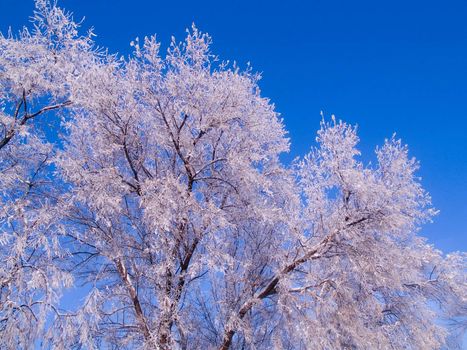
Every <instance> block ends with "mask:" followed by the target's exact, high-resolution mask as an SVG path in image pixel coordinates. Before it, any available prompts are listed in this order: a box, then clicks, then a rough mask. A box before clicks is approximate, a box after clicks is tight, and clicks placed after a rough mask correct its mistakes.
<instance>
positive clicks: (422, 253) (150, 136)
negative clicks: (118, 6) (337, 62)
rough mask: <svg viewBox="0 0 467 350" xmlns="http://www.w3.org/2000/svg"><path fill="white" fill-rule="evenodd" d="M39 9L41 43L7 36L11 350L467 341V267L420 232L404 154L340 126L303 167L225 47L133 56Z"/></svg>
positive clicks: (4, 226)
mask: <svg viewBox="0 0 467 350" xmlns="http://www.w3.org/2000/svg"><path fill="white" fill-rule="evenodd" d="M36 4H37V11H38V12H37V13H36V15H35V17H34V21H33V24H34V26H35V30H34V31H33V32H32V33H30V32H28V31H27V30H26V29H25V30H24V31H23V32H22V33H21V34H20V36H19V37H14V36H12V35H9V36H8V37H0V48H1V50H0V92H1V98H0V103H1V108H2V109H1V110H0V118H1V119H0V175H1V177H0V193H1V195H0V201H1V208H0V230H1V231H0V258H1V260H2V261H4V262H5V263H4V264H2V265H1V266H0V348H2V349H3V348H5V349H13V348H19V349H31V348H33V347H34V343H35V344H36V345H37V341H38V340H40V341H41V344H42V347H44V348H52V349H80V348H86V349H140V348H141V349H216V348H218V349H229V348H231V349H241V348H244V349H271V348H275V349H441V348H443V347H449V348H455V346H456V344H459V341H462V337H463V332H464V330H465V326H466V316H467V304H466V303H467V300H466V298H467V295H466V290H467V281H466V271H465V269H466V258H467V256H466V255H465V254H464V253H453V254H451V255H448V256H443V255H442V254H441V252H439V251H437V250H435V249H434V248H433V247H431V246H429V245H427V244H426V243H425V241H424V240H423V239H422V238H420V237H418V236H417V235H416V232H417V230H418V229H419V227H420V225H421V224H423V223H424V222H426V221H429V220H430V219H431V217H432V216H433V215H434V214H436V211H434V210H433V209H432V208H431V205H430V197H429V196H428V194H427V193H426V192H425V190H424V189H423V188H422V187H421V185H420V183H419V180H418V178H417V177H416V175H415V172H416V170H417V168H418V163H417V162H416V161H415V160H414V159H413V158H410V157H409V156H408V150H407V147H406V146H404V145H403V144H402V143H401V141H400V140H397V139H396V138H395V137H392V138H391V139H389V140H386V141H385V143H384V145H383V146H382V147H381V148H378V149H377V150H376V156H377V157H376V158H377V165H376V166H365V165H364V164H362V162H361V161H360V160H359V151H358V149H357V143H358V137H357V134H356V128H354V127H352V126H350V125H347V124H346V123H343V122H340V121H336V120H335V119H334V117H333V118H332V120H331V121H330V122H326V121H324V120H323V121H322V122H321V128H320V130H319V131H318V137H317V140H316V141H317V147H316V148H313V149H312V150H311V152H310V153H309V154H308V155H306V156H305V157H304V158H303V159H302V160H297V161H296V162H295V164H294V165H293V166H292V167H287V166H285V165H283V164H282V163H281V162H280V160H279V156H280V155H281V154H282V153H283V152H287V151H288V148H289V141H288V139H287V138H286V131H285V130H284V126H283V123H282V121H281V119H279V117H278V115H277V113H276V112H275V111H274V106H273V105H272V104H271V103H270V102H269V100H267V99H265V98H263V97H261V95H260V90H259V88H258V85H257V83H258V79H259V77H258V76H257V75H255V74H253V73H252V72H251V71H250V70H247V71H241V70H240V69H239V68H238V67H236V66H235V65H234V66H229V65H228V64H224V63H220V62H219V61H218V60H217V58H216V57H215V56H213V55H212V54H211V53H210V51H209V46H210V42H211V39H210V37H209V36H208V35H206V34H203V33H201V32H200V31H198V29H196V28H195V27H193V28H192V30H191V31H189V32H188V34H187V37H186V39H185V41H184V42H182V43H177V42H176V41H175V40H174V39H173V40H172V43H171V45H170V47H169V49H168V51H167V54H166V55H165V56H164V55H161V54H160V52H159V49H160V45H159V43H158V42H157V41H156V39H155V37H150V38H145V39H144V42H143V43H140V42H139V40H136V41H134V42H132V46H133V47H134V48H135V51H134V54H133V55H132V56H131V57H129V58H120V57H116V56H112V55H108V54H107V53H105V52H98V51H96V49H95V48H94V46H93V43H92V40H91V35H92V34H91V33H90V34H89V35H87V36H85V37H81V36H79V35H78V26H77V25H76V24H75V23H74V22H73V21H72V20H71V17H70V16H69V15H67V14H66V13H64V12H63V11H62V10H61V9H59V8H58V7H56V5H54V4H53V3H49V2H46V1H36ZM52 110H54V111H55V112H52ZM46 112H48V113H46ZM58 112H60V113H59V114H58ZM72 285H73V286H75V287H77V288H78V290H79V293H80V294H83V293H85V294H86V297H85V298H83V299H82V300H80V304H81V306H79V307H76V308H71V310H64V309H67V308H70V307H69V305H66V303H64V302H61V303H60V296H61V295H62V294H63V293H70V292H67V289H66V288H67V287H69V286H72ZM71 295H73V293H71ZM449 326H451V327H449Z"/></svg>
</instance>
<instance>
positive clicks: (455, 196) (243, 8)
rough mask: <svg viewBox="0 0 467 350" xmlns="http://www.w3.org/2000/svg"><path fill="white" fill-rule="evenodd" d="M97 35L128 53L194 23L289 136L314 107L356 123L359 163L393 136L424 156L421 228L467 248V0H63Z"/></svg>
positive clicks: (6, 19) (296, 140)
mask: <svg viewBox="0 0 467 350" xmlns="http://www.w3.org/2000/svg"><path fill="white" fill-rule="evenodd" d="M59 4H61V5H62V6H64V7H65V8H67V9H68V10H71V11H72V12H74V14H75V19H81V18H82V17H86V19H85V22H84V27H85V28H88V27H91V26H92V27H94V28H95V32H96V34H97V35H98V36H97V38H96V40H97V42H98V43H99V44H100V45H102V46H106V47H108V48H109V49H110V51H111V52H119V53H122V54H128V53H129V52H130V46H129V43H130V41H131V40H133V39H134V38H135V37H137V36H139V37H140V38H142V37H144V36H145V35H151V34H154V33H157V35H158V38H159V40H160V41H162V43H163V45H164V47H166V45H167V44H168V43H169V41H170V37H171V36H172V35H174V36H175V37H176V38H179V39H182V38H183V37H184V35H185V28H187V27H189V26H191V23H192V22H195V23H196V25H197V26H198V27H199V28H200V29H201V30H202V31H206V32H208V33H210V34H211V35H212V37H213V40H214V45H213V51H214V53H215V54H217V55H219V56H220V58H221V59H230V60H231V61H233V60H235V61H237V62H238V63H239V64H240V66H243V67H245V66H246V63H247V62H251V64H252V66H253V68H254V70H255V71H258V72H261V73H262V74H263V79H262V81H261V83H260V86H261V88H262V92H263V95H264V96H267V97H269V98H270V99H271V100H272V101H273V102H274V103H275V104H276V108H277V110H278V111H279V112H280V113H281V114H282V117H283V118H284V121H285V124H286V126H287V129H288V130H289V132H290V137H291V141H292V151H291V154H290V155H289V156H287V157H285V160H286V161H289V160H290V159H291V158H293V157H295V156H299V155H303V154H304V153H305V152H307V150H308V149H309V147H310V146H311V145H312V144H313V143H314V138H315V132H316V130H317V129H318V127H319V121H320V111H321V110H323V111H324V113H325V114H326V115H330V114H335V115H336V116H337V117H338V118H341V119H343V120H345V121H348V122H350V123H356V124H358V125H359V131H360V133H359V134H360V137H361V140H362V141H361V145H360V149H361V150H362V151H363V153H364V159H372V157H373V149H374V147H375V146H376V145H378V144H381V143H382V142H383V140H384V138H385V137H390V136H391V135H392V133H393V132H397V134H398V136H399V137H401V138H402V139H403V141H404V142H406V143H408V144H409V148H410V151H411V154H412V155H413V156H415V157H417V158H418V159H419V160H420V162H421V170H420V172H419V175H420V176H421V177H422V183H423V185H424V186H425V188H426V189H427V190H428V191H429V192H430V193H431V195H432V197H433V202H434V205H435V206H436V207H437V208H438V209H440V211H441V212H440V214H439V215H438V216H437V217H436V218H435V222H434V223H433V224H431V225H426V226H424V227H423V230H422V233H421V234H422V235H423V236H426V237H428V238H429V241H430V242H432V243H434V244H435V245H436V246H437V247H438V248H440V249H442V250H443V251H445V252H449V251H454V250H464V251H466V250H467V22H466V18H467V2H465V1H447V2H439V1H436V2H435V1H430V0H426V1H418V0H417V1H401V0H395V1H385V2H383V1H346V2H344V1H341V2H340V1H334V0H327V1H326V0H320V1H312V0H310V1H302V2H299V1H293V0H289V1H271V0H270V1H251V0H250V1H227V2H221V1H201V0H198V1H155V0H132V1H123V0H92V1H91V0H61V1H59ZM32 9H33V1H32V0H0V31H2V32H6V31H7V29H8V26H12V27H13V29H14V30H18V29H19V28H20V27H21V26H22V25H23V24H26V23H27V21H28V17H29V16H30V15H31V13H32Z"/></svg>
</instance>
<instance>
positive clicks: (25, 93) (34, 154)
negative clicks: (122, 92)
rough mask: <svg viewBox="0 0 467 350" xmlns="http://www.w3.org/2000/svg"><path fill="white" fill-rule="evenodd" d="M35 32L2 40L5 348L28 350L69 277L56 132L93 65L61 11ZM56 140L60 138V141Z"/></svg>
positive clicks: (0, 254)
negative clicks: (77, 84) (60, 226)
mask: <svg viewBox="0 0 467 350" xmlns="http://www.w3.org/2000/svg"><path fill="white" fill-rule="evenodd" d="M36 4H37V6H36V12H35V14H34V17H33V22H32V24H33V29H32V30H28V29H26V28H25V29H23V30H22V31H21V32H20V33H19V34H18V35H13V34H12V33H11V32H10V33H9V34H8V35H7V36H3V35H1V34H0V261H1V264H0V348H1V349H17V348H18V349H19V348H21V349H26V348H30V346H31V344H32V343H33V342H34V340H35V339H37V338H40V337H41V335H40V334H41V332H42V331H43V330H44V326H45V323H46V319H47V315H48V311H50V309H51V308H54V307H55V306H56V305H58V298H59V296H60V294H61V290H62V288H63V287H64V286H70V283H71V276H70V275H68V274H67V273H66V271H64V270H63V269H62V268H61V267H60V266H58V265H56V264H54V263H53V259H54V258H57V257H58V256H59V255H60V254H61V253H62V252H61V251H60V242H59V239H58V235H57V226H56V218H57V215H58V213H57V212H56V210H55V208H56V207H55V204H56V196H57V195H58V194H59V186H58V184H59V182H58V181H57V178H56V177H55V176H54V165H53V162H54V157H55V152H56V148H55V146H54V145H53V144H52V143H51V142H50V141H51V139H53V138H54V136H53V134H57V130H53V128H54V127H57V126H58V125H59V122H58V118H56V114H55V118H54V117H53V116H54V115H53V112H59V111H61V110H63V109H64V108H66V107H68V106H70V105H71V100H70V97H71V89H70V87H71V82H72V81H74V80H76V79H78V77H79V75H80V73H81V72H82V71H83V70H84V69H86V67H87V66H89V65H90V64H91V62H93V61H95V59H94V58H93V57H94V56H95V55H94V53H93V52H92V43H91V42H90V40H89V36H88V37H80V36H78V33H77V25H76V24H75V23H74V22H73V21H72V20H71V18H70V16H69V15H67V14H66V13H64V12H63V11H62V10H61V9H59V8H57V7H56V6H52V5H51V4H49V3H46V2H44V1H37V3H36ZM55 139H56V137H55Z"/></svg>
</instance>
